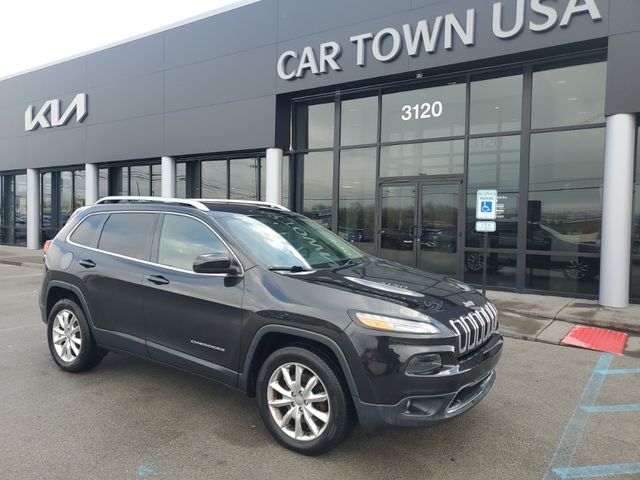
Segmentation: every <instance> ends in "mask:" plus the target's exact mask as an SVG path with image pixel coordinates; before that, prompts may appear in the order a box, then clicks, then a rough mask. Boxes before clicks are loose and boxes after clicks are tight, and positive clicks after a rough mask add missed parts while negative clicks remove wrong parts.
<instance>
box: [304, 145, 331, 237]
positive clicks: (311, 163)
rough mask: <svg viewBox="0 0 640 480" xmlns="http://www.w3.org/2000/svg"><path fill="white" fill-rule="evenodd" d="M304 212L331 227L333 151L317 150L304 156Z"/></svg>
mask: <svg viewBox="0 0 640 480" xmlns="http://www.w3.org/2000/svg"><path fill="white" fill-rule="evenodd" d="M302 168H303V175H302V182H303V186H302V189H303V199H302V213H303V214H304V215H306V216H307V217H309V218H311V219H312V220H315V221H316V222H318V223H320V224H321V225H324V226H325V227H327V228H331V208H332V205H333V200H332V199H333V152H315V153H308V154H306V155H303V156H302Z"/></svg>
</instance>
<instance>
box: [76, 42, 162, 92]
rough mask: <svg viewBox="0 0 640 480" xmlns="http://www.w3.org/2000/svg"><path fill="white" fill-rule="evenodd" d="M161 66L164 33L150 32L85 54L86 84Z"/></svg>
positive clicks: (151, 71) (100, 83)
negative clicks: (145, 35)
mask: <svg viewBox="0 0 640 480" xmlns="http://www.w3.org/2000/svg"><path fill="white" fill-rule="evenodd" d="M163 69H164V33H158V34H155V35H150V36H148V37H144V38H140V39H138V40H135V41H133V42H129V43H126V44H122V45H117V46H115V47H111V48H108V49H106V50H101V51H99V52H96V53H92V54H91V55H89V56H87V86H88V87H89V88H91V87H95V86H98V85H105V84H109V83H112V82H114V81H122V80H127V79H129V78H131V77H137V76H143V75H147V74H149V73H153V72H159V71H161V70H163Z"/></svg>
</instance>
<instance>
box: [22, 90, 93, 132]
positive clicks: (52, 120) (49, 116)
mask: <svg viewBox="0 0 640 480" xmlns="http://www.w3.org/2000/svg"><path fill="white" fill-rule="evenodd" d="M34 108H35V106H34V105H29V106H28V107H27V109H26V110H25V112H24V129H25V130H26V131H27V132H29V131H31V130H35V129H36V128H38V127H40V128H51V127H60V126H62V125H65V124H66V123H67V122H68V121H69V119H70V118H71V115H73V113H74V112H75V114H76V123H80V122H81V121H82V120H84V118H85V117H86V116H87V94H86V93H79V94H77V95H76V96H75V97H73V100H72V101H71V103H70V104H69V106H68V107H67V109H66V110H65V111H64V113H63V114H62V115H60V100H58V99H55V100H49V101H48V102H46V103H45V104H44V105H43V106H42V108H40V110H38V113H37V114H36V115H35V116H34V115H33V111H34Z"/></svg>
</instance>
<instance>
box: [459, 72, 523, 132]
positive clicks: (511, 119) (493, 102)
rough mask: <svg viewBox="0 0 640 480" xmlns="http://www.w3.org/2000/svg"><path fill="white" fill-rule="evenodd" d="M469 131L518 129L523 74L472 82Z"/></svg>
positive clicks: (510, 130) (511, 130)
mask: <svg viewBox="0 0 640 480" xmlns="http://www.w3.org/2000/svg"><path fill="white" fill-rule="evenodd" d="M470 109H471V110H470V114H469V117H470V118H469V122H470V126H469V129H470V132H469V133H471V134H485V133H499V132H514V131H517V130H520V125H521V117H522V75H516V76H512V77H502V78H492V79H490V80H481V81H476V82H472V83H471V107H470Z"/></svg>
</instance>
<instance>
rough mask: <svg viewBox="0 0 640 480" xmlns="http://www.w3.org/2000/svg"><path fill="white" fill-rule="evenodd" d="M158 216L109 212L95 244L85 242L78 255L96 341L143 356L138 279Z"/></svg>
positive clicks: (142, 327) (148, 250)
mask: <svg viewBox="0 0 640 480" xmlns="http://www.w3.org/2000/svg"><path fill="white" fill-rule="evenodd" d="M157 218H158V214H157V213H154V212H118V213H111V214H109V216H108V218H107V219H106V221H105V222H104V226H103V227H102V231H101V233H100V236H99V238H98V241H97V247H96V248H90V247H85V248H84V250H83V251H82V252H81V258H78V259H77V261H78V262H79V264H80V265H81V266H82V273H81V279H82V282H83V286H84V293H85V295H86V297H87V298H86V300H87V303H88V305H89V309H90V311H91V317H92V319H93V323H94V326H95V328H96V337H97V339H98V342H99V343H101V344H104V345H107V346H110V347H114V348H120V349H122V350H126V351H130V352H131V353H135V354H139V355H146V348H145V345H144V318H143V311H142V293H143V292H142V280H143V278H144V274H145V272H146V269H147V262H148V260H149V257H150V253H151V243H152V240H153V230H154V227H155V223H156V220H157ZM71 238H73V236H72V237H71Z"/></svg>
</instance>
